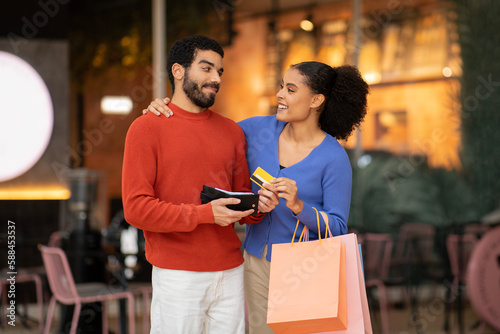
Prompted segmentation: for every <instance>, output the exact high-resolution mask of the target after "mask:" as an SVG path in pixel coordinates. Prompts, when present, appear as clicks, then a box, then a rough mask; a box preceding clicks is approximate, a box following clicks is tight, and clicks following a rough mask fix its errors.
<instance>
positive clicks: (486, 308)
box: [466, 226, 500, 331]
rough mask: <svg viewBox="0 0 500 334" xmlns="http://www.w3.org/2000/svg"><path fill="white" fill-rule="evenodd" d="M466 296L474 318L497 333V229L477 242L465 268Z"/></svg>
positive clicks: (499, 229)
mask: <svg viewBox="0 0 500 334" xmlns="http://www.w3.org/2000/svg"><path fill="white" fill-rule="evenodd" d="M466 277H467V295H468V296H469V299H470V302H471V305H472V308H473V309H474V311H475V312H476V313H477V315H478V316H479V317H480V318H481V319H482V320H484V321H485V322H486V323H488V325H490V326H491V327H493V328H494V329H495V330H497V331H500V317H499V316H498V315H499V314H500V302H499V300H500V226H498V227H495V228H492V229H491V230H489V231H488V232H487V233H486V234H485V235H484V236H483V237H482V238H481V239H480V240H479V241H478V242H477V243H476V246H475V247H474V250H473V251H472V254H471V256H470V259H469V263H468V265H467V276H466Z"/></svg>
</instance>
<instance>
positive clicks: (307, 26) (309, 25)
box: [300, 14, 314, 31]
mask: <svg viewBox="0 0 500 334" xmlns="http://www.w3.org/2000/svg"><path fill="white" fill-rule="evenodd" d="M300 27H301V28H302V30H304V31H313V30H314V23H313V21H312V14H308V15H307V17H306V18H305V19H304V20H302V21H300Z"/></svg>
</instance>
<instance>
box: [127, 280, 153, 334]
mask: <svg viewBox="0 0 500 334" xmlns="http://www.w3.org/2000/svg"><path fill="white" fill-rule="evenodd" d="M127 290H129V291H130V292H132V293H133V294H134V295H137V296H139V297H141V299H142V309H143V310H144V313H143V318H142V332H143V333H144V334H147V333H149V329H150V318H149V309H150V307H151V294H152V293H153V287H152V286H151V283H142V282H132V283H129V284H128V285H127Z"/></svg>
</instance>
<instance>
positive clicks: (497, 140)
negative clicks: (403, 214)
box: [453, 0, 500, 215]
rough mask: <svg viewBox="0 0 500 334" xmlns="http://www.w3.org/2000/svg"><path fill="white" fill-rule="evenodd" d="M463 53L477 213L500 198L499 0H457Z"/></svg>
mask: <svg viewBox="0 0 500 334" xmlns="http://www.w3.org/2000/svg"><path fill="white" fill-rule="evenodd" d="M453 2H454V3H455V5H456V6H455V8H456V12H457V15H456V17H457V19H456V23H457V27H458V32H459V43H460V47H461V58H462V63H463V65H462V72H463V74H462V78H461V94H460V97H459V99H460V101H461V104H462V110H461V122H462V152H461V160H462V165H463V171H464V175H465V176H466V180H467V183H468V184H469V185H470V189H471V191H472V195H473V200H474V203H475V206H476V207H477V209H478V211H479V213H480V214H481V215H484V214H486V213H488V212H490V211H492V210H493V209H495V207H496V206H497V205H498V204H499V199H500V131H498V125H499V124H500V112H499V109H500V94H499V89H500V62H499V61H498V60H499V59H500V21H499V20H498V17H499V16H500V2H499V1H498V0H453Z"/></svg>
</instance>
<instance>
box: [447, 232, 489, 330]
mask: <svg viewBox="0 0 500 334" xmlns="http://www.w3.org/2000/svg"><path fill="white" fill-rule="evenodd" d="M476 243H477V238H476V236H475V235H472V234H464V235H458V234H449V235H448V236H447V237H446V250H447V252H448V258H449V259H450V268H451V273H452V275H453V282H452V284H451V293H450V294H449V298H448V303H451V302H452V300H451V298H452V296H458V294H459V293H460V292H459V287H460V284H467V265H468V263H469V259H470V256H471V254H472V251H473V250H474V247H475V246H476ZM483 331H484V322H481V324H480V329H479V331H478V332H479V333H482V332H483Z"/></svg>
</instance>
